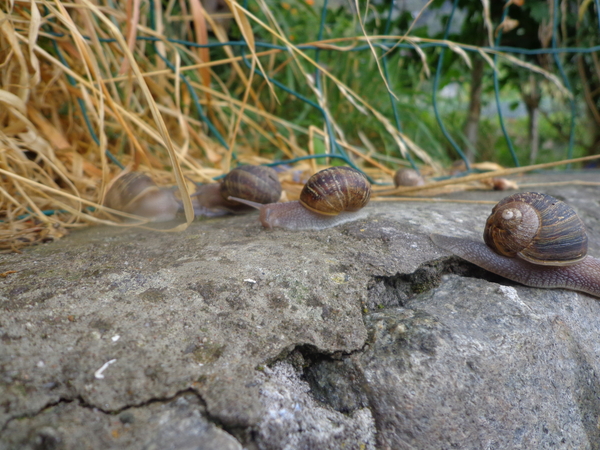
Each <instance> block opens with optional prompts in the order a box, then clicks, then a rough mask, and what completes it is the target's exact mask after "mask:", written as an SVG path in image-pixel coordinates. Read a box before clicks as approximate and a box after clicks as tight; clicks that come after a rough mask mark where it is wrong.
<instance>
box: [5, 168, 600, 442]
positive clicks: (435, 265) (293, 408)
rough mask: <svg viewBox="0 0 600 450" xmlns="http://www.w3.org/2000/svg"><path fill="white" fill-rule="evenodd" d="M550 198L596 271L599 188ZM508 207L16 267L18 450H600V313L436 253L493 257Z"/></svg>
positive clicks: (127, 236) (376, 215) (373, 219)
mask: <svg viewBox="0 0 600 450" xmlns="http://www.w3.org/2000/svg"><path fill="white" fill-rule="evenodd" d="M546 179H547V177H546ZM556 179H557V180H559V179H560V178H559V177H557V178H556ZM558 189H560V191H558ZM546 192H548V193H549V194H551V195H554V196H559V198H561V199H562V200H565V201H567V202H568V203H570V204H571V205H573V206H574V207H575V208H576V209H577V210H578V212H580V213H581V216H582V219H583V221H584V222H585V223H586V225H587V226H588V229H589V236H590V253H591V254H595V255H596V256H600V234H599V233H600V226H598V224H600V212H598V208H597V207H595V206H593V205H595V204H594V203H593V201H590V200H589V199H591V198H597V194H598V188H597V187H595V186H577V187H573V186H571V187H569V186H566V187H565V186H561V187H557V188H555V189H554V190H552V189H548V190H546ZM454 196H455V197H458V196H460V197H461V198H475V196H479V198H485V199H495V200H499V199H500V198H502V197H503V196H504V194H503V193H497V192H496V193H492V192H486V193H472V192H468V193H462V194H454ZM586 197H587V200H586ZM586 201H587V202H586ZM490 210H491V205H478V204H458V203H402V204H400V203H399V204H392V203H377V202H373V203H372V204H371V205H369V206H368V217H367V218H366V219H363V220H359V221H357V222H351V223H348V224H345V225H343V226H340V227H337V228H335V229H330V230H323V231H319V232H289V231H284V230H274V231H266V230H263V229H262V228H261V227H260V226H259V224H258V221H257V219H256V216H255V215H248V216H243V217H230V218H220V219H211V220H202V221H197V222H195V223H194V224H192V226H190V227H189V228H188V229H187V230H186V231H185V232H182V233H177V234H175V233H163V232H159V231H151V230H138V229H116V228H90V229H87V230H81V231H77V232H74V233H72V235H70V236H69V237H67V238H66V239H63V240H61V241H58V242H55V243H52V244H47V245H42V246H38V247H36V248H31V249H28V250H27V251H25V252H24V253H23V254H11V255H0V268H1V269H3V270H1V271H2V272H9V271H12V270H15V271H16V273H10V274H8V275H7V277H6V278H3V279H2V281H1V282H0V283H1V284H0V310H1V311H2V313H1V314H0V342H1V345H0V450H5V449H21V448H25V449H34V448H35V449H38V448H48V449H50V448H53V449H54V448H55V449H76V448H80V446H78V443H80V442H82V440H85V442H89V445H88V448H91V449H103V448H117V449H118V448H128V449H129V448H131V449H138V448H139V449H150V448H182V449H188V448H189V449H192V448H194V449H201V448H222V449H237V448H245V449H248V450H254V449H273V450H275V449H284V448H286V449H290V450H293V449H310V448H319V449H338V448H349V449H375V448H377V449H385V448H391V449H403V448H423V449H427V448H436V449H439V448H451V447H453V446H454V447H458V448H466V449H468V448H482V447H485V448H488V447H489V448H546V447H548V448H549V447H553V448H559V449H567V448H582V449H598V448H599V447H598V442H600V436H599V434H598V433H599V432H598V427H597V423H598V418H599V417H600V400H599V395H600V389H599V384H598V378H597V375H596V374H597V373H600V367H599V364H600V362H599V361H600V360H599V355H600V346H599V344H597V343H598V342H600V339H598V338H599V336H598V330H600V323H599V322H600V321H599V319H598V318H599V317H600V309H599V308H600V306H599V305H600V304H599V303H598V300H597V299H593V298H591V297H589V296H586V295H583V294H577V293H574V292H568V291H563V290H539V289H533V288H526V287H523V286H519V285H516V284H515V283H512V282H509V281H507V280H505V279H502V278H500V277H496V276H493V275H491V274H489V273H487V272H485V271H483V270H480V269H478V268H475V267H474V266H472V265H471V264H468V263H466V262H464V261H461V260H460V259H458V258H456V257H453V256H450V255H448V254H447V253H445V252H444V251H442V250H440V249H438V248H437V247H435V246H434V245H433V243H432V242H431V241H430V240H429V237H428V236H429V234H430V233H432V232H440V230H442V231H443V232H444V233H446V234H450V235H456V236H466V237H473V238H479V239H480V236H481V233H482V230H483V224H484V222H485V218H486V217H487V215H488V214H489V211H490ZM203 446H204V447H203ZM211 446H212V447H211Z"/></svg>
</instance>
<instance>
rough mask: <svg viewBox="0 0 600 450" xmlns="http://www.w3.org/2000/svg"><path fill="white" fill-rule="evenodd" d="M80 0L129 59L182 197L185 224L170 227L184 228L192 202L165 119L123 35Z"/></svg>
mask: <svg viewBox="0 0 600 450" xmlns="http://www.w3.org/2000/svg"><path fill="white" fill-rule="evenodd" d="M82 2H83V3H84V4H86V5H87V7H88V8H89V9H90V10H91V11H93V12H94V14H95V15H96V17H98V19H100V20H101V21H102V22H103V23H104V25H105V26H106V27H107V29H108V30H110V32H111V34H112V35H113V37H114V38H115V39H116V40H117V42H118V43H119V45H120V46H121V48H122V50H123V52H125V54H126V56H127V58H128V59H129V61H130V64H131V68H132V70H133V72H134V74H135V77H136V79H137V82H138V83H139V86H140V88H141V90H142V92H143V94H144V98H145V99H146V102H147V103H148V107H149V108H150V111H151V113H152V117H153V118H154V122H155V124H156V125H157V127H158V131H159V133H160V136H161V138H162V143H163V145H165V148H166V149H167V152H168V153H169V157H170V159H171V164H172V166H173V173H174V175H175V179H176V181H177V186H178V187H179V190H180V192H181V199H182V203H183V206H184V211H185V217H186V224H183V225H184V226H178V227H175V228H174V229H172V231H179V230H182V229H185V227H187V226H188V225H189V224H190V223H192V221H193V220H194V210H193V207H192V202H191V199H190V196H189V192H188V189H187V183H186V182H185V178H184V176H183V171H182V170H181V166H180V165H179V161H178V158H177V154H176V152H175V148H174V146H173V142H172V141H171V138H170V136H169V131H168V129H167V126H166V124H165V121H164V119H163V117H162V115H161V113H160V111H159V110H158V107H157V106H156V102H155V101H154V98H153V97H152V93H151V92H150V89H149V88H148V85H147V84H146V81H145V80H144V77H143V75H142V71H141V70H140V68H139V66H138V64H137V62H136V61H135V57H134V56H133V54H132V53H131V51H129V48H128V47H127V44H126V42H125V40H124V39H123V36H122V35H121V33H120V32H119V29H118V28H117V27H116V26H115V25H114V24H113V23H112V22H111V21H110V20H109V19H108V18H107V17H106V16H105V15H104V14H103V13H102V11H101V10H100V9H99V8H98V7H97V6H96V5H94V4H92V3H91V2H90V1H89V0H82Z"/></svg>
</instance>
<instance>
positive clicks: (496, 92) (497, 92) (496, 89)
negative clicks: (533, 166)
mask: <svg viewBox="0 0 600 450" xmlns="http://www.w3.org/2000/svg"><path fill="white" fill-rule="evenodd" d="M507 15H508V6H506V7H505V8H504V10H503V12H502V19H501V20H500V23H504V19H505V18H506V16H507ZM500 39H502V28H500V29H499V30H498V36H497V37H496V42H495V45H496V46H497V45H498V44H499V43H500ZM494 65H495V66H496V67H498V55H494ZM493 78H494V96H495V98H496V109H497V111H498V121H499V122H500V128H501V129H502V133H503V134H504V139H505V140H506V143H507V144H508V150H509V151H510V154H511V156H512V158H513V161H514V162H515V166H517V167H519V159H518V158H517V154H516V153H515V149H514V147H513V144H512V140H511V139H510V136H509V135H508V131H507V130H506V126H505V124H504V117H503V116H502V105H501V104H500V87H499V83H498V71H497V70H494V73H493Z"/></svg>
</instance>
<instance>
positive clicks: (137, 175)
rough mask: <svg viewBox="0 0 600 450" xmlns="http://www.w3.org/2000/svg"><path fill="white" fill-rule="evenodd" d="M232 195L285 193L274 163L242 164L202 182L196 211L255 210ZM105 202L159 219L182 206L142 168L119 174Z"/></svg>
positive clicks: (266, 199) (264, 198)
mask: <svg viewBox="0 0 600 450" xmlns="http://www.w3.org/2000/svg"><path fill="white" fill-rule="evenodd" d="M229 196H234V197H240V198H243V199H246V200H251V201H255V202H258V203H271V202H276V201H277V200H279V197H281V184H280V183H279V179H278V178H277V173H276V172H275V171H274V170H273V169H271V168H270V167H264V166H242V167H238V168H236V169H233V170H232V171H231V172H229V173H228V174H227V175H226V176H225V178H223V180H222V181H221V182H220V183H210V184H205V185H202V186H200V187H199V188H198V190H197V191H196V192H195V193H194V194H192V205H193V206H194V213H195V214H196V215H197V216H209V217H212V216H222V215H225V214H241V213H244V212H249V211H252V208H251V207H248V206H246V205H242V204H240V203H238V202H235V201H230V200H227V198H228V197H229ZM104 205H105V206H108V207H109V208H112V209H116V210H118V211H123V212H126V213H129V214H134V215H137V216H142V217H146V218H148V219H150V220H152V221H155V222H162V221H168V220H173V219H174V218H175V216H176V214H177V212H178V211H179V210H181V207H182V206H181V202H180V201H179V200H177V198H175V195H174V193H173V190H172V189H169V188H161V187H158V186H157V185H156V183H154V181H152V179H151V178H150V177H149V176H148V175H146V174H144V173H141V172H127V173H124V174H122V175H119V176H118V177H117V178H115V180H114V181H113V182H112V183H111V185H110V187H109V189H108V191H107V193H106V197H105V199H104Z"/></svg>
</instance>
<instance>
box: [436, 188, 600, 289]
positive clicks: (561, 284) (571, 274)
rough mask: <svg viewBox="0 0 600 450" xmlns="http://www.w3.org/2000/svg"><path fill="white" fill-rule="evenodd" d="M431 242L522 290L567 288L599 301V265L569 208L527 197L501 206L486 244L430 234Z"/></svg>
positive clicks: (531, 194) (490, 224) (487, 231)
mask: <svg viewBox="0 0 600 450" xmlns="http://www.w3.org/2000/svg"><path fill="white" fill-rule="evenodd" d="M431 239H432V240H433V242H434V243H435V244H436V245H438V246H439V247H442V248H443V249H445V250H448V251H449V252H451V253H454V254H455V255H457V256H460V257H461V258H463V259H466V260H467V261H469V262H471V263H473V264H476V265H478V266H480V267H482V268H484V269H486V270H488V271H490V272H493V273H495V274H497V275H501V276H503V277H505V278H508V279H510V280H513V281H517V282H519V283H521V284H524V285H526V286H532V287H539V288H566V289H571V290H575V291H581V292H586V293H588V294H591V295H593V296H596V297H600V260H598V259H596V258H593V257H591V256H587V243H588V240H587V235H586V232H585V227H584V225H583V222H582V221H581V219H580V218H579V217H578V216H577V214H576V213H575V211H574V210H573V208H571V207H570V206H569V205H567V204H566V203H564V202H561V201H560V200H557V199H556V198H554V197H551V196H550V195H546V194H539V193H537V192H526V193H522V194H515V195H511V196H510V197H507V198H505V199H504V200H502V201H500V203H498V204H497V205H496V206H495V207H494V208H493V210H492V214H491V215H490V217H489V218H488V220H487V222H486V228H485V232H484V241H485V244H484V243H481V242H475V241H470V240H466V239H461V238H456V237H450V236H442V235H439V234H433V235H431Z"/></svg>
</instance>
